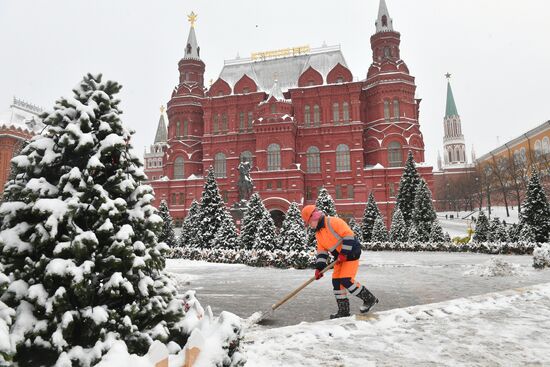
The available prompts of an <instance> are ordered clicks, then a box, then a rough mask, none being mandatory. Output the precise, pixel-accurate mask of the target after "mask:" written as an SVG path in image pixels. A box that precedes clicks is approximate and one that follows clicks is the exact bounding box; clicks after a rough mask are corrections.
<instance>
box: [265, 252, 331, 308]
mask: <svg viewBox="0 0 550 367" xmlns="http://www.w3.org/2000/svg"><path fill="white" fill-rule="evenodd" d="M335 264H336V261H333V262H332V263H330V264H328V265H327V266H326V268H324V269H323V270H321V274H324V273H326V272H327V271H329V270H330V269H332V268H333V267H334V265H335ZM314 280H315V276H313V277H311V278H310V279H308V280H307V281H306V282H304V283H303V284H302V285H301V286H299V287H298V288H296V289H295V290H293V291H292V292H290V293H289V294H287V295H286V296H285V298H283V299H282V300H280V301H279V302H277V303H275V304H274V305H273V306H271V309H272V310H273V311H274V310H276V309H278V308H279V307H280V306H281V305H282V304H284V303H286V302H287V301H288V300H289V299H291V298H292V297H294V296H295V295H297V294H298V293H299V292H300V291H301V290H302V289H304V288H305V287H307V286H308V285H309V283H311V282H313V281H314Z"/></svg>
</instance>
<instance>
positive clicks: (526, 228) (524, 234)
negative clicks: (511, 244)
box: [518, 223, 537, 243]
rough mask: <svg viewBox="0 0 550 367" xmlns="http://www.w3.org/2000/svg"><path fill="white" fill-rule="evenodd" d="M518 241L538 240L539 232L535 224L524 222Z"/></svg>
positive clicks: (530, 241)
mask: <svg viewBox="0 0 550 367" xmlns="http://www.w3.org/2000/svg"><path fill="white" fill-rule="evenodd" d="M518 242H521V243H532V242H537V234H536V231H535V229H534V228H533V226H531V225H530V224H529V223H523V224H522V225H521V230H520V232H519V237H518Z"/></svg>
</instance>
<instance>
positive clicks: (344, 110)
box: [342, 102, 350, 122]
mask: <svg viewBox="0 0 550 367" xmlns="http://www.w3.org/2000/svg"><path fill="white" fill-rule="evenodd" d="M342 113H343V114H344V122H349V120H350V119H349V104H348V102H344V104H342Z"/></svg>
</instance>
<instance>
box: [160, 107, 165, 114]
mask: <svg viewBox="0 0 550 367" xmlns="http://www.w3.org/2000/svg"><path fill="white" fill-rule="evenodd" d="M165 109H166V108H164V106H163V105H161V106H160V114H161V115H162V114H163V113H164V110H165Z"/></svg>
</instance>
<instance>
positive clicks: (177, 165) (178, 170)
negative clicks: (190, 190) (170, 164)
mask: <svg viewBox="0 0 550 367" xmlns="http://www.w3.org/2000/svg"><path fill="white" fill-rule="evenodd" d="M182 178H184V175H183V157H181V156H180V157H177V158H176V160H175V161H174V180H181V179H182Z"/></svg>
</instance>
